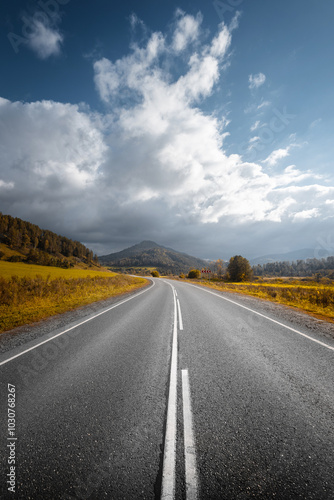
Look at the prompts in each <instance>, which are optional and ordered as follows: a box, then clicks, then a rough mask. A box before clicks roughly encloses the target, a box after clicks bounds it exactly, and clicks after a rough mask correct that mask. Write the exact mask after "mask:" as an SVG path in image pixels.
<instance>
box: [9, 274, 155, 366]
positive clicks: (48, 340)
mask: <svg viewBox="0 0 334 500" xmlns="http://www.w3.org/2000/svg"><path fill="white" fill-rule="evenodd" d="M152 283H153V286H155V283H154V281H153V280H152ZM151 288H153V287H151V286H150V287H149V288H145V290H142V291H141V292H138V293H136V294H135V295H133V296H131V297H128V298H127V299H124V300H122V301H121V302H118V303H117V304H115V305H113V306H111V307H109V308H108V309H106V310H105V311H102V312H100V313H98V314H95V315H94V316H92V317H90V318H88V319H85V320H84V321H81V322H80V323H78V324H76V325H73V326H71V327H70V328H67V329H66V330H64V331H62V332H60V333H57V335H54V336H53V337H51V338H49V339H47V340H43V342H40V343H39V344H36V345H34V346H32V347H29V349H26V350H25V351H22V352H20V353H19V354H16V355H15V356H12V357H11V358H8V359H6V360H5V361H2V362H1V363H0V366H2V365H5V364H6V363H9V361H12V360H13V359H15V358H18V357H19V356H22V355H23V354H25V353H27V352H29V351H32V350H33V349H36V348H37V347H39V346H40V345H43V344H46V343H47V342H50V340H53V339H55V338H57V337H59V336H60V335H64V333H67V332H70V331H71V330H74V329H75V328H78V327H79V326H81V325H84V324H85V323H88V322H89V321H92V320H93V319H95V318H97V317H98V316H101V315H102V314H105V313H107V312H109V311H111V310H112V309H115V307H118V306H121V305H122V304H125V302H128V301H129V300H132V299H135V298H136V297H138V296H139V295H141V294H142V293H145V292H147V291H148V290H151Z"/></svg>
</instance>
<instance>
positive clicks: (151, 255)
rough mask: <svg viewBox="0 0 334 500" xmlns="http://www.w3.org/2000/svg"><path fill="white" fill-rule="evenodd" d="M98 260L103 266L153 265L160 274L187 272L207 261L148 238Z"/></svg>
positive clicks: (205, 264)
mask: <svg viewBox="0 0 334 500" xmlns="http://www.w3.org/2000/svg"><path fill="white" fill-rule="evenodd" d="M99 262H100V263H101V264H102V265H104V266H111V267H121V268H124V269H126V268H127V269H129V268H133V267H155V268H157V269H158V271H159V272H160V273H162V274H164V273H172V274H180V273H188V272H189V270H190V269H193V268H202V267H205V266H207V262H205V261H204V260H202V259H198V258H196V257H192V256H191V255H188V254H185V253H182V252H178V251H177V250H173V249H172V248H167V247H164V246H162V245H158V244H157V243H155V242H154V241H149V240H146V241H142V242H141V243H138V244H136V245H133V246H132V247H129V248H125V249H124V250H121V251H120V252H115V253H111V254H109V255H102V256H100V257H99Z"/></svg>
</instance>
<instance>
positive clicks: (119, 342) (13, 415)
mask: <svg viewBox="0 0 334 500" xmlns="http://www.w3.org/2000/svg"><path fill="white" fill-rule="evenodd" d="M255 304H257V302H256V303H255ZM261 311H262V310H261V305H260V302H259V303H258V306H257V305H255V306H254V305H252V307H248V306H247V305H245V301H244V300H242V299H241V298H240V297H239V298H238V296H237V295H231V294H223V293H219V292H216V291H214V290H210V289H204V288H201V287H198V286H193V285H190V284H186V283H183V282H178V281H171V280H165V279H152V285H151V286H150V287H148V288H146V289H143V290H141V291H140V292H138V293H136V294H134V295H131V296H129V297H127V298H126V299H124V298H123V299H119V301H118V302H117V303H115V304H114V305H113V306H111V307H109V309H108V308H105V309H104V310H101V311H100V312H99V313H98V314H97V313H95V314H94V315H92V316H90V317H88V318H85V319H84V320H82V321H77V322H76V323H75V324H70V325H68V326H67V327H66V328H63V329H62V330H56V331H54V332H52V333H51V334H48V335H44V336H43V337H40V338H38V339H35V340H33V341H29V342H28V343H26V344H24V345H22V346H20V347H18V348H15V349H13V350H11V351H9V352H7V353H5V354H2V355H1V356H0V372H1V428H0V431H1V455H2V457H3V458H2V462H1V477H0V480H1V484H0V497H1V498H18V499H24V500H27V499H37V500H39V499H43V500H47V499H52V500H56V499H64V500H66V499H99V500H100V499H104V498H105V499H126V500H127V499H155V498H156V499H159V498H162V499H173V498H175V499H188V500H191V499H195V498H197V499H248V498H257V499H268V498H274V499H284V500H285V499H290V498H293V499H333V498H334V478H333V470H334V411H333V410H334V370H333V359H334V341H333V340H331V339H328V338H325V337H324V336H322V335H319V334H316V333H315V332H313V331H308V329H307V328H303V329H301V328H296V326H294V325H293V324H291V323H289V322H288V321H283V320H281V319H278V318H277V317H276V316H274V315H273V314H270V316H269V315H268V314H264V313H263V311H262V312H261Z"/></svg>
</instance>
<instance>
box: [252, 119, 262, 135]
mask: <svg viewBox="0 0 334 500" xmlns="http://www.w3.org/2000/svg"><path fill="white" fill-rule="evenodd" d="M259 127H260V120H257V121H256V122H255V123H254V124H253V125H252V126H251V128H250V130H251V132H254V131H255V130H257V129H258V128H259Z"/></svg>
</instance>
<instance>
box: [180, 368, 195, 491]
mask: <svg viewBox="0 0 334 500" xmlns="http://www.w3.org/2000/svg"><path fill="white" fill-rule="evenodd" d="M182 400H183V432H184V457H185V469H186V499H187V500H196V499H197V498H198V479H197V466H196V448H195V439H194V432H193V418H192V412H191V398H190V388H189V376H188V370H182Z"/></svg>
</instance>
